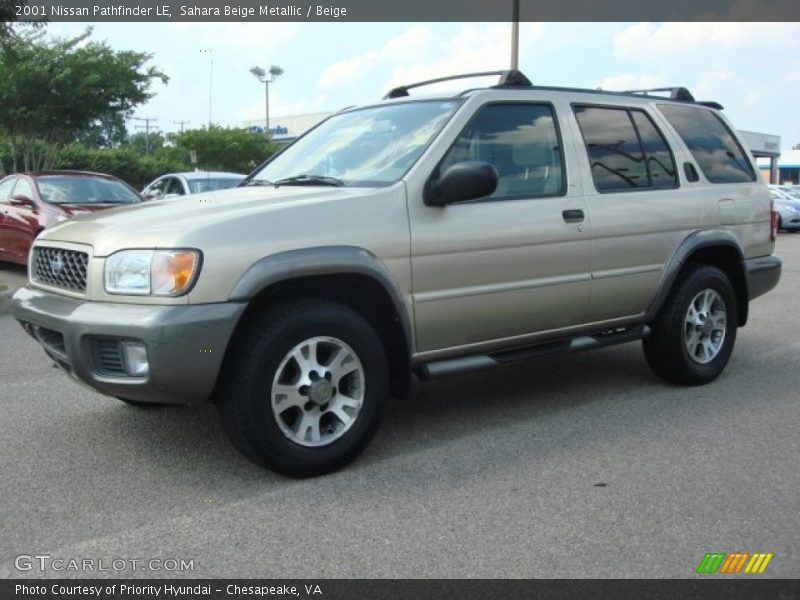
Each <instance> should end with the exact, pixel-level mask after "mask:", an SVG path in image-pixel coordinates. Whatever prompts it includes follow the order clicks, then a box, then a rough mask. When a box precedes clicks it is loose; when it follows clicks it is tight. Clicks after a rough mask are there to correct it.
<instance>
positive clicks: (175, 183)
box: [164, 177, 184, 196]
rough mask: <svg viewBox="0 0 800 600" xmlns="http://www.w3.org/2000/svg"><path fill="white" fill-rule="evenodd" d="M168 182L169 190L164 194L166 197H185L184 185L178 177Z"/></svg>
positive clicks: (171, 178)
mask: <svg viewBox="0 0 800 600" xmlns="http://www.w3.org/2000/svg"><path fill="white" fill-rule="evenodd" d="M167 181H168V183H167V189H166V191H165V192H164V195H165V196H166V195H168V194H174V195H176V196H183V195H184V191H183V185H181V182H180V180H178V178H177V177H170V178H169V179H168V180H167Z"/></svg>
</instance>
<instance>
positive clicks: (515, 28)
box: [511, 0, 519, 71]
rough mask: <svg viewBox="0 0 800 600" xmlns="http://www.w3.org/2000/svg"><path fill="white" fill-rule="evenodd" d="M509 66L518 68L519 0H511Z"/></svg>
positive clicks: (514, 68)
mask: <svg viewBox="0 0 800 600" xmlns="http://www.w3.org/2000/svg"><path fill="white" fill-rule="evenodd" d="M511 2H512V9H511V13H512V14H511V68H512V69H513V70H514V71H516V70H517V69H519V0H511Z"/></svg>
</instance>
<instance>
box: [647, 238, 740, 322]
mask: <svg viewBox="0 0 800 600" xmlns="http://www.w3.org/2000/svg"><path fill="white" fill-rule="evenodd" d="M694 263H702V264H708V265H713V266H715V267H717V268H719V269H720V270H722V271H723V272H724V273H725V274H726V275H728V277H729V278H730V280H731V285H732V286H733V289H734V293H735V294H736V304H737V309H738V310H737V313H738V325H739V327H742V326H743V325H745V324H746V323H747V317H748V312H749V295H748V289H747V273H746V269H745V257H744V252H743V250H742V247H741V245H740V244H739V241H738V240H737V238H736V236H735V235H734V234H733V233H732V232H730V231H726V230H708V231H696V232H694V233H692V234H691V235H689V236H688V237H687V238H686V239H684V240H683V242H681V244H680V245H679V246H678V249H677V250H676V251H675V253H674V254H673V256H672V259H671V260H670V262H669V264H668V265H667V268H666V269H665V272H664V277H663V279H662V281H661V285H660V287H659V290H658V294H657V295H656V298H655V299H654V300H653V302H652V303H651V304H650V307H649V308H648V309H647V312H646V318H647V320H648V321H650V320H652V319H654V318H655V316H656V315H657V314H658V312H659V311H660V310H661V307H662V306H663V305H664V302H665V300H666V299H667V295H668V294H669V291H670V289H671V288H672V286H673V285H674V283H675V281H677V279H678V277H679V276H680V274H681V272H682V271H683V270H684V268H685V267H686V265H688V264H694Z"/></svg>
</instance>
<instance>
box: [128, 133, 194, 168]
mask: <svg viewBox="0 0 800 600" xmlns="http://www.w3.org/2000/svg"><path fill="white" fill-rule="evenodd" d="M166 142H167V138H166V136H165V135H164V134H163V133H161V132H160V131H151V132H150V133H145V132H143V131H140V132H138V133H134V134H133V135H130V136H128V138H127V139H126V140H125V146H126V147H128V148H130V149H131V150H133V151H134V152H136V153H138V154H141V155H146V154H150V153H153V152H156V151H158V150H161V149H162V148H163V147H164V146H165V144H166ZM148 148H149V150H148ZM188 161H189V159H188V158H187V159H186V162H187V163H188Z"/></svg>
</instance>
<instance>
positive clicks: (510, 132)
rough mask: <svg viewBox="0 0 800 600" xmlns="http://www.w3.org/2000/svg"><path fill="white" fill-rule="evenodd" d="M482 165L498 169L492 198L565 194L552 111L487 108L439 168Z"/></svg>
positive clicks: (517, 106)
mask: <svg viewBox="0 0 800 600" xmlns="http://www.w3.org/2000/svg"><path fill="white" fill-rule="evenodd" d="M464 161H481V162H487V163H489V164H491V165H492V166H493V167H494V168H495V169H497V174H498V184H497V189H496V190H495V192H494V194H492V196H490V198H491V199H495V200H496V199H501V198H502V199H511V198H532V197H539V196H553V195H563V194H564V192H565V189H566V187H565V185H564V177H563V172H562V171H563V169H562V160H561V144H560V143H559V135H558V131H557V130H556V126H555V122H554V115H553V110H552V108H551V107H550V106H548V105H542V104H490V105H488V106H484V107H483V108H482V109H480V110H479V111H478V113H477V114H476V116H475V117H474V118H473V119H472V121H471V122H470V123H469V124H468V125H467V126H466V128H465V129H464V130H463V131H462V132H461V135H460V136H459V137H458V139H457V140H456V141H455V143H454V144H453V146H452V147H451V148H450V151H449V152H448V153H447V155H446V156H445V158H444V160H443V161H442V163H441V164H440V167H439V172H440V173H443V172H444V171H445V170H446V169H447V168H448V167H450V166H452V165H454V164H455V163H458V162H464Z"/></svg>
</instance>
